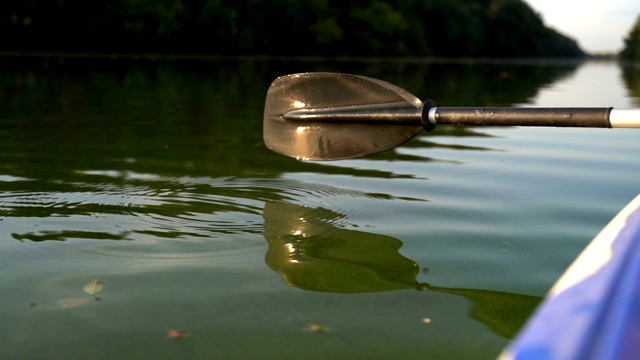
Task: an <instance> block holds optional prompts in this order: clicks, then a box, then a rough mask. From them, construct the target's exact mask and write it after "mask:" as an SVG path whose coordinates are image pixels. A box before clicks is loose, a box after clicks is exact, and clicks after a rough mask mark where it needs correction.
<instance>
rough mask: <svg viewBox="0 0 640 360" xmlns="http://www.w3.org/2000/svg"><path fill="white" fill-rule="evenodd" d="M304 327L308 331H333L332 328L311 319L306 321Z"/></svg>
mask: <svg viewBox="0 0 640 360" xmlns="http://www.w3.org/2000/svg"><path fill="white" fill-rule="evenodd" d="M304 329H305V330H307V331H311V332H318V333H328V332H331V329H329V327H327V326H323V325H318V324H315V323H312V322H311V321H309V320H307V321H305V322H304Z"/></svg>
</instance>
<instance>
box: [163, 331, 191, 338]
mask: <svg viewBox="0 0 640 360" xmlns="http://www.w3.org/2000/svg"><path fill="white" fill-rule="evenodd" d="M188 336H189V333H188V332H186V331H182V330H175V329H173V330H169V331H167V337H168V338H169V339H184V338H186V337H188Z"/></svg>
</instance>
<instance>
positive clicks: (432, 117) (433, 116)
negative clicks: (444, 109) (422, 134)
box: [429, 107, 438, 125]
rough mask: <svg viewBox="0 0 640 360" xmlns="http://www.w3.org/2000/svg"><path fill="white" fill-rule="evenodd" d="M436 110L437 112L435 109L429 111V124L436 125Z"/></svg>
mask: <svg viewBox="0 0 640 360" xmlns="http://www.w3.org/2000/svg"><path fill="white" fill-rule="evenodd" d="M436 110H438V108H437V107H432V108H431V109H429V123H431V124H433V125H436Z"/></svg>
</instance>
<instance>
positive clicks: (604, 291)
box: [500, 195, 640, 360]
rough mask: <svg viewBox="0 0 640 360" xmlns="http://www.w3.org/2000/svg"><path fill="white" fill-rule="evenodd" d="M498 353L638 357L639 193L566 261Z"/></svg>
mask: <svg viewBox="0 0 640 360" xmlns="http://www.w3.org/2000/svg"><path fill="white" fill-rule="evenodd" d="M500 359H535V360H540V359H581V360H582V359H640V195H639V196H638V197H636V198H635V199H634V200H633V201H632V202H631V203H629V205H627V206H626V207H625V208H624V209H623V210H622V211H621V212H620V213H619V214H618V215H617V216H616V217H615V218H614V219H613V220H612V221H611V222H610V223H609V224H608V225H607V226H606V227H605V228H604V229H603V230H602V231H601V232H600V233H599V234H598V235H597V236H596V237H595V238H594V239H593V241H592V242H591V243H590V244H589V245H588V246H587V247H586V248H585V250H584V251H583V252H582V253H581V254H580V255H579V256H578V258H577V259H576V260H575V261H574V262H573V263H572V264H571V266H570V267H569V268H568V269H567V271H566V272H565V273H564V274H563V275H562V277H561V278H560V279H559V280H558V282H557V283H556V284H555V285H554V286H553V288H552V289H551V290H550V292H549V294H548V295H547V296H546V298H545V300H544V301H543V302H542V304H541V305H540V306H539V307H538V309H537V310H536V312H535V313H534V315H533V316H532V317H531V319H530V320H529V321H528V322H527V324H526V325H525V326H524V328H523V329H522V331H521V332H520V334H519V335H518V336H517V337H516V339H515V340H514V341H513V342H512V343H511V344H510V346H509V347H508V348H507V349H506V350H505V351H504V352H503V353H502V354H501V355H500Z"/></svg>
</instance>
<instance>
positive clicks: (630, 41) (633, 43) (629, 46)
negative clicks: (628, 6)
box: [620, 16, 640, 61]
mask: <svg viewBox="0 0 640 360" xmlns="http://www.w3.org/2000/svg"><path fill="white" fill-rule="evenodd" d="M620 58H621V59H623V60H635V61H640V16H638V18H637V19H636V22H635V24H634V25H633V27H632V28H631V30H630V31H629V35H628V36H627V38H626V39H625V40H624V48H623V49H622V51H621V52H620Z"/></svg>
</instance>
